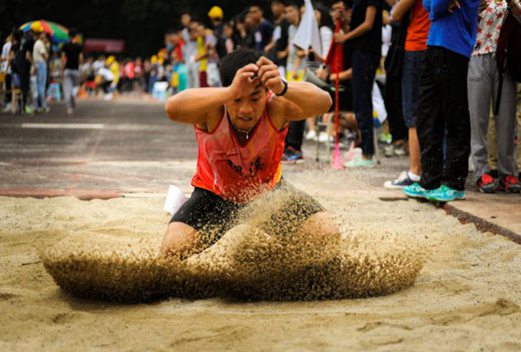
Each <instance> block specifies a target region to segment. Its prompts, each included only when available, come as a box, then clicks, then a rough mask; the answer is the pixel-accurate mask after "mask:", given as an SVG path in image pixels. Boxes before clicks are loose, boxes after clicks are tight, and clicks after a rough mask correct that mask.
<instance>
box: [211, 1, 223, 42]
mask: <svg viewBox="0 0 521 352" xmlns="http://www.w3.org/2000/svg"><path fill="white" fill-rule="evenodd" d="M208 18H209V19H210V22H212V28H213V30H214V31H215V33H216V35H217V36H222V35H223V30H224V22H223V18H224V13H223V10H222V9H221V8H220V7H219V6H213V7H212V8H211V9H210V11H208Z"/></svg>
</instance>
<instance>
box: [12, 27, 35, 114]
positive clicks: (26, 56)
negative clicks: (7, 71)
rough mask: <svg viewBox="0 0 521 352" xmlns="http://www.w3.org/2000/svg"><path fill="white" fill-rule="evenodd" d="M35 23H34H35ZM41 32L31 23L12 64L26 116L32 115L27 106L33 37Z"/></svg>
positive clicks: (30, 109) (31, 110)
mask: <svg viewBox="0 0 521 352" xmlns="http://www.w3.org/2000/svg"><path fill="white" fill-rule="evenodd" d="M35 23H36V22H35ZM41 31H42V28H41V25H40V26H37V25H35V24H34V23H33V25H31V29H30V30H29V31H28V32H25V33H24V35H23V37H22V40H21V42H20V50H18V52H17V53H16V56H15V58H14V62H13V65H14V67H13V71H14V72H15V73H16V74H17V75H18V78H19V80H20V82H19V83H20V89H21V90H22V107H21V108H22V109H24V111H25V112H26V113H28V114H32V113H33V111H34V110H33V108H32V107H31V106H30V105H29V104H28V97H29V88H30V79H31V65H32V61H33V47H34V43H35V37H36V36H37V35H38V34H39V33H40V32H41Z"/></svg>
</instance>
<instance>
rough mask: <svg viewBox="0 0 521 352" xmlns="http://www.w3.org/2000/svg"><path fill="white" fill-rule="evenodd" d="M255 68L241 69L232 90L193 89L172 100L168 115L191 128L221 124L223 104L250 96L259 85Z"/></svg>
mask: <svg viewBox="0 0 521 352" xmlns="http://www.w3.org/2000/svg"><path fill="white" fill-rule="evenodd" d="M258 70H259V68H258V67H257V65H255V64H249V65H246V66H244V67H243V68H241V69H239V70H238V71H237V73H236V74H235V78H234V80H233V82H232V84H231V85H230V86H229V87H222V88H192V89H187V90H185V91H182V92H181V93H179V94H176V95H174V96H172V97H170V98H169V99H168V100H167V102H166V104H165V111H166V113H167V115H168V117H169V118H170V119H171V120H174V121H177V122H184V123H189V124H192V125H207V124H208V123H209V121H210V120H212V119H213V120H219V119H220V117H221V116H222V114H223V106H224V104H226V103H228V102H230V101H232V100H235V99H240V98H241V97H245V96H248V95H250V94H251V93H252V92H253V91H254V89H255V87H256V86H257V85H258V80H257V78H256V77H257V76H256V75H257V71H258Z"/></svg>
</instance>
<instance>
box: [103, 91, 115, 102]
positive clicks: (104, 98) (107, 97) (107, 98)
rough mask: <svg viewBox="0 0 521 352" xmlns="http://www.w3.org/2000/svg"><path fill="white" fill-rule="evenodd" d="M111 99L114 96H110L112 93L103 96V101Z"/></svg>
mask: <svg viewBox="0 0 521 352" xmlns="http://www.w3.org/2000/svg"><path fill="white" fill-rule="evenodd" d="M113 97H114V95H112V93H108V94H105V96H104V97H103V100H112V98H113Z"/></svg>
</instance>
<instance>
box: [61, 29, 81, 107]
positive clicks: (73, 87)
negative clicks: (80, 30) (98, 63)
mask: <svg viewBox="0 0 521 352" xmlns="http://www.w3.org/2000/svg"><path fill="white" fill-rule="evenodd" d="M75 37H76V30H75V29H74V28H71V29H70V30H69V40H68V41H67V43H65V44H64V45H63V47H62V61H64V62H65V71H64V72H63V80H64V84H63V91H64V95H65V104H66V105H67V114H68V115H69V116H72V115H73V114H74V108H75V102H74V96H75V95H76V92H77V89H78V87H79V84H80V65H81V64H82V63H83V48H82V46H81V45H80V44H78V43H76V42H75V41H74V38H75Z"/></svg>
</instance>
